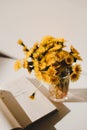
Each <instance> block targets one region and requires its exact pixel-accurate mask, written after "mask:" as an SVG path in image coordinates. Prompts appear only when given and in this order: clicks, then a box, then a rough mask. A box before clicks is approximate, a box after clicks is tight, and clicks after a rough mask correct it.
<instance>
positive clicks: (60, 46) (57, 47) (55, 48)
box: [49, 44, 62, 52]
mask: <svg viewBox="0 0 87 130" xmlns="http://www.w3.org/2000/svg"><path fill="white" fill-rule="evenodd" d="M61 48H62V45H61V44H55V45H54V47H53V48H51V49H50V50H49V52H51V51H57V50H60V49H61Z"/></svg>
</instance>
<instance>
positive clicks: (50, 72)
mask: <svg viewBox="0 0 87 130" xmlns="http://www.w3.org/2000/svg"><path fill="white" fill-rule="evenodd" d="M47 74H48V75H49V76H53V75H55V74H56V70H55V68H54V67H52V66H51V67H50V68H49V69H48V71H47Z"/></svg>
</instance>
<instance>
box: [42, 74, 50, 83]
mask: <svg viewBox="0 0 87 130" xmlns="http://www.w3.org/2000/svg"><path fill="white" fill-rule="evenodd" d="M42 78H43V80H44V81H45V82H47V83H50V77H49V75H47V72H43V73H42Z"/></svg>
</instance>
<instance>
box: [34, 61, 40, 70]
mask: <svg viewBox="0 0 87 130" xmlns="http://www.w3.org/2000/svg"><path fill="white" fill-rule="evenodd" d="M33 66H34V69H36V68H38V70H39V62H38V60H37V59H35V60H33Z"/></svg>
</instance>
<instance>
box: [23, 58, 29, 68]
mask: <svg viewBox="0 0 87 130" xmlns="http://www.w3.org/2000/svg"><path fill="white" fill-rule="evenodd" d="M23 68H28V61H27V60H26V59H24V60H23Z"/></svg>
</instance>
